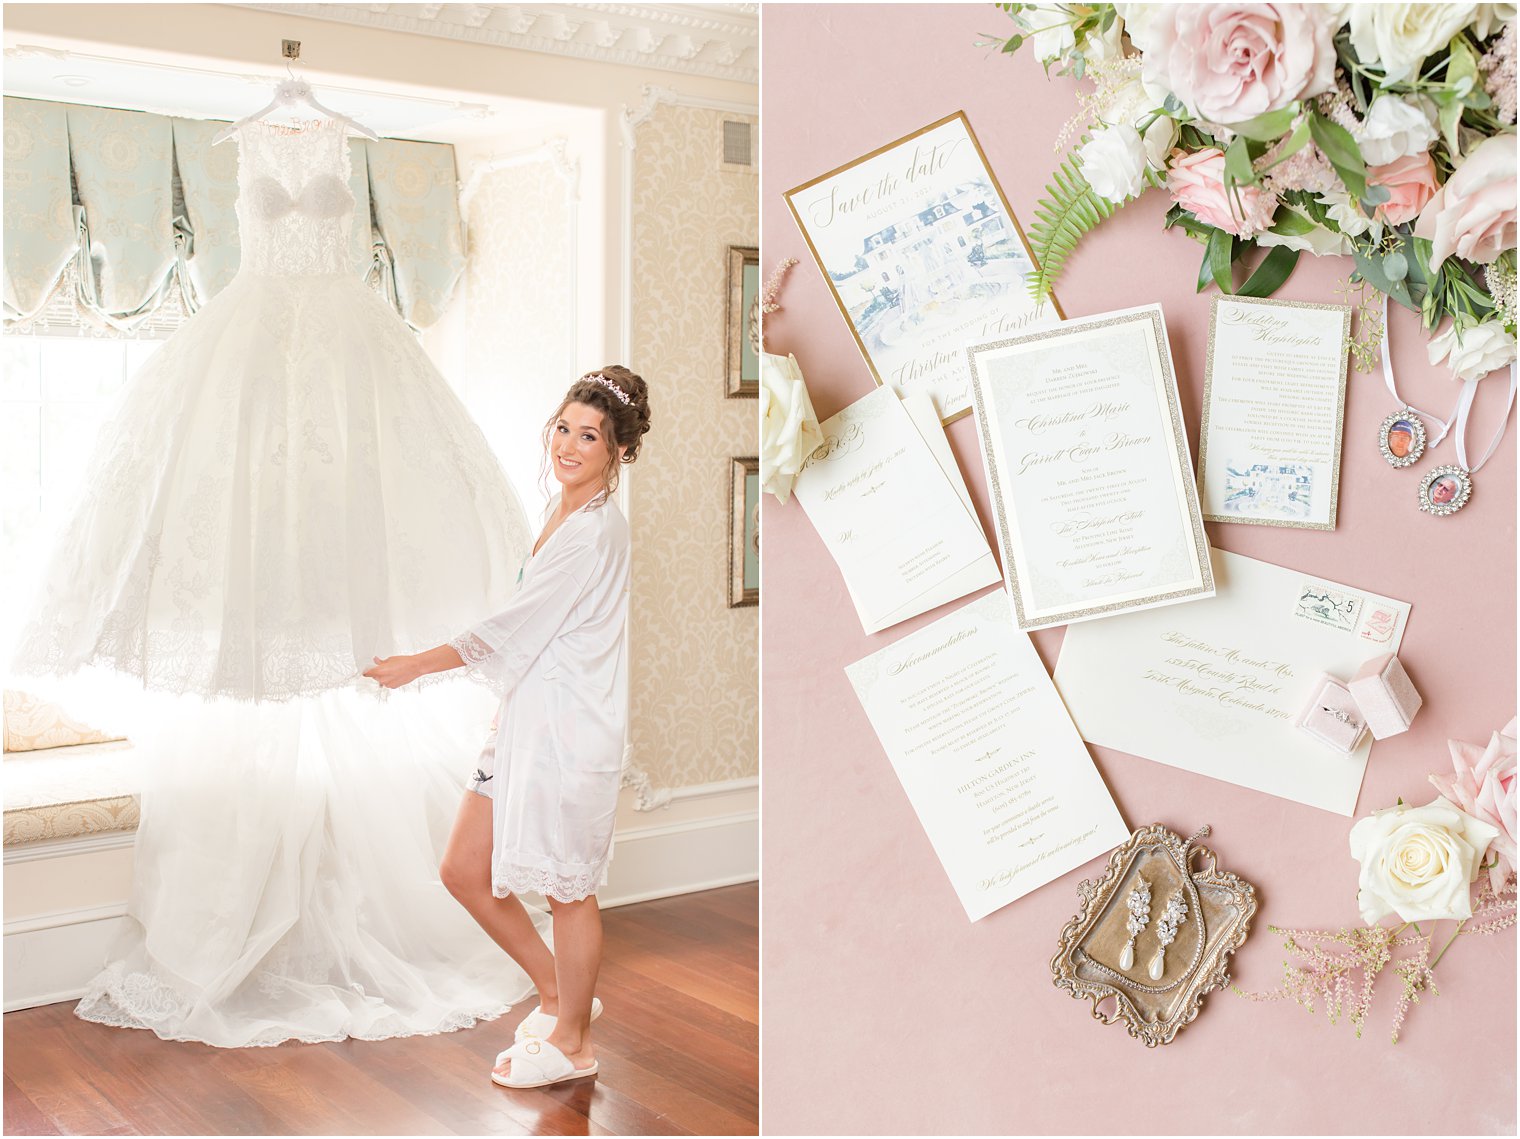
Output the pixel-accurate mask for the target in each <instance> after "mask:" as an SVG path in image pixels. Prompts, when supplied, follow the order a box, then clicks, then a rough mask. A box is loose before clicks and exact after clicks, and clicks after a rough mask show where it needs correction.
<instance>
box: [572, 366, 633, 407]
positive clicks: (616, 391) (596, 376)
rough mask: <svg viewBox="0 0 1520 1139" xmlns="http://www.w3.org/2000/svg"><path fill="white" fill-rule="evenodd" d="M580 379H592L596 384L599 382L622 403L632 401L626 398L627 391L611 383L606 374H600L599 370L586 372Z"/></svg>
mask: <svg viewBox="0 0 1520 1139" xmlns="http://www.w3.org/2000/svg"><path fill="white" fill-rule="evenodd" d="M581 379H583V380H592V381H594V382H596V383H598V384H601V385H602V387H604V388H606V389H607V390H608V391H610V392H611V393H612V394H613V395H615V396H617V397H618V399H619V400H621V401H622V402H623V403H632V402H633V401H632V400H631V399H629V398H628V393H627V392H625V391H624V390H623V389H622V388H620V387H618V386H617V385H616V384H615V383H613V382H612V381H611V380H609V379H608V378H607V377H606V376H604V375H602V374H601V373H600V372H590V373H587V374H586V375H584V376H582V377H581Z"/></svg>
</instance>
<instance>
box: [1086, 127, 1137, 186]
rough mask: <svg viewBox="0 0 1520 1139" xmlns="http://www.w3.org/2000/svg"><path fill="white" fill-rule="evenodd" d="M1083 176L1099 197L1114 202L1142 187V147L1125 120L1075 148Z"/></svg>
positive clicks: (1101, 131) (1134, 132)
mask: <svg viewBox="0 0 1520 1139" xmlns="http://www.w3.org/2000/svg"><path fill="white" fill-rule="evenodd" d="M1077 157H1078V158H1080V159H1081V162H1082V177H1084V178H1086V179H1087V184H1088V185H1089V186H1091V187H1092V188H1093V190H1094V191H1095V192H1096V193H1097V194H1098V196H1099V197H1101V198H1107V199H1108V200H1109V201H1110V202H1114V203H1115V204H1117V203H1119V202H1123V201H1127V200H1128V199H1130V198H1133V197H1134V196H1135V195H1137V194H1139V193H1140V191H1141V190H1143V189H1145V161H1146V159H1145V146H1144V144H1142V143H1141V141H1140V132H1139V131H1137V130H1136V129H1135V128H1134V127H1132V126H1130V125H1129V124H1128V123H1115V124H1114V125H1113V126H1111V127H1107V128H1105V129H1103V130H1100V131H1098V132H1097V133H1096V134H1095V135H1093V136H1092V138H1090V139H1088V140H1087V141H1086V142H1085V143H1083V144H1082V146H1081V147H1080V148H1079V149H1078V151H1077Z"/></svg>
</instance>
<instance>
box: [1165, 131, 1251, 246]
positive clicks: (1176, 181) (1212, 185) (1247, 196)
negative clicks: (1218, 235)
mask: <svg viewBox="0 0 1520 1139" xmlns="http://www.w3.org/2000/svg"><path fill="white" fill-rule="evenodd" d="M1166 187H1167V189H1168V190H1170V191H1171V192H1172V197H1173V198H1174V199H1176V202H1177V204H1178V205H1180V206H1181V207H1182V208H1183V209H1185V210H1187V211H1188V212H1189V213H1191V214H1192V215H1193V216H1194V217H1195V218H1197V219H1198V220H1199V221H1201V222H1203V223H1204V224H1205V225H1211V226H1213V227H1214V228H1216V229H1222V230H1224V231H1225V232H1226V233H1233V234H1234V235H1235V236H1236V237H1252V236H1254V235H1256V234H1258V233H1260V232H1261V231H1262V230H1264V229H1266V228H1267V227H1268V226H1270V225H1271V224H1272V214H1273V213H1274V212H1275V211H1276V210H1277V198H1276V196H1275V195H1273V194H1269V193H1268V192H1267V191H1265V190H1263V189H1262V188H1261V187H1260V186H1240V187H1238V188H1237V193H1238V195H1239V198H1240V202H1239V205H1238V206H1237V205H1236V201H1235V195H1234V194H1231V193H1230V192H1229V191H1228V190H1226V189H1225V185H1224V151H1222V150H1217V149H1214V148H1212V147H1211V148H1209V149H1207V150H1195V151H1193V152H1192V153H1191V154H1190V153H1188V152H1187V151H1185V150H1180V149H1179V150H1174V151H1172V165H1171V169H1170V170H1168V171H1167V175H1166Z"/></svg>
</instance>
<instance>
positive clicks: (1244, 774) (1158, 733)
mask: <svg viewBox="0 0 1520 1139" xmlns="http://www.w3.org/2000/svg"><path fill="white" fill-rule="evenodd" d="M1213 555H1214V576H1215V580H1216V582H1217V583H1218V594H1217V595H1216V596H1215V597H1214V598H1212V599H1211V600H1208V601H1200V602H1199V603H1198V604H1196V605H1183V606H1178V607H1176V608H1171V609H1156V610H1153V611H1151V612H1148V613H1133V614H1130V615H1128V616H1124V617H1116V618H1114V620H1112V621H1104V622H1103V623H1102V624H1101V625H1078V626H1074V627H1073V628H1071V629H1068V630H1067V631H1066V639H1065V641H1063V642H1062V645H1061V659H1060V661H1059V663H1058V664H1057V665H1056V675H1055V681H1056V687H1057V688H1059V689H1060V691H1061V696H1062V697H1063V698H1064V699H1065V701H1066V707H1067V708H1068V709H1069V710H1070V711H1071V717H1072V719H1073V720H1075V721H1076V722H1077V729H1078V730H1079V731H1080V732H1081V733H1082V738H1083V739H1085V740H1087V741H1088V742H1089V743H1095V744H1100V745H1102V746H1103V747H1112V748H1117V749H1119V750H1120V751H1125V752H1128V753H1129V754H1130V755H1138V756H1140V757H1142V758H1144V759H1150V760H1154V761H1155V762H1157V763H1165V764H1169V765H1170V766H1172V767H1180V768H1182V769H1183V770H1185V771H1194V772H1197V773H1198V774H1200V775H1208V776H1212V777H1213V778H1215V779H1223V780H1226V781H1228V782H1230V783H1238V784H1240V785H1241V786H1243V787H1251V788H1254V789H1255V790H1257V791H1265V792H1266V793H1267V794H1269V795H1278V796H1281V797H1282V798H1284V799H1292V800H1294V801H1295V802H1299V803H1307V804H1308V805H1309V806H1311V807H1320V808H1322V809H1324V810H1327V811H1334V812H1336V813H1337V814H1341V815H1350V814H1352V813H1353V812H1354V811H1355V810H1356V797H1357V793H1358V791H1359V790H1360V788H1361V785H1362V773H1363V772H1364V771H1365V770H1366V767H1367V755H1368V752H1369V751H1370V750H1371V746H1372V745H1371V742H1370V741H1368V742H1364V743H1363V744H1362V745H1361V747H1359V748H1358V749H1357V750H1356V751H1355V752H1354V753H1353V754H1351V755H1349V756H1347V755H1338V754H1336V753H1335V752H1333V751H1331V750H1329V749H1328V748H1326V747H1325V746H1324V745H1322V744H1320V743H1319V742H1318V741H1316V740H1315V739H1313V738H1312V737H1310V736H1309V735H1307V734H1305V733H1304V732H1301V731H1299V730H1298V729H1297V728H1295V727H1294V721H1295V719H1296V718H1297V716H1298V713H1299V710H1300V709H1301V708H1302V707H1303V706H1304V704H1305V703H1306V702H1307V701H1308V700H1309V698H1310V697H1311V696H1312V695H1313V691H1312V689H1313V687H1314V683H1315V678H1316V677H1317V676H1318V675H1319V674H1320V673H1322V672H1328V673H1329V674H1330V675H1332V676H1338V677H1340V678H1341V679H1342V680H1345V679H1348V678H1350V677H1351V676H1352V674H1353V673H1355V671H1356V669H1357V667H1358V666H1359V665H1360V664H1361V663H1362V662H1363V661H1365V660H1367V659H1368V658H1370V657H1374V656H1377V655H1379V654H1381V653H1396V652H1398V649H1399V644H1400V642H1401V641H1402V640H1403V638H1404V629H1405V626H1406V625H1407V624H1408V623H1409V605H1408V603H1407V602H1403V601H1395V600H1393V599H1392V598H1390V597H1382V596H1379V595H1378V594H1376V593H1369V592H1368V591H1366V590H1364V589H1356V588H1355V587H1353V586H1348V585H1341V584H1339V583H1337V582H1332V581H1325V580H1324V579H1322V578H1318V577H1315V576H1314V575H1312V574H1306V573H1299V572H1298V571H1296V570H1290V569H1284V568H1282V567H1281V566H1274V565H1270V564H1268V563H1266V562H1259V561H1255V560H1253V559H1251V558H1246V557H1241V556H1240V555H1239V554H1227V553H1225V552H1223V551H1222V550H1215V551H1213Z"/></svg>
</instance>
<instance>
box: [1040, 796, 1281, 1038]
mask: <svg viewBox="0 0 1520 1139" xmlns="http://www.w3.org/2000/svg"><path fill="white" fill-rule="evenodd" d="M1208 833H1209V828H1208V827H1200V828H1199V829H1198V831H1197V833H1196V834H1194V835H1193V837H1192V838H1189V839H1187V840H1186V841H1184V840H1183V839H1182V837H1181V836H1180V835H1177V834H1174V833H1173V832H1172V831H1169V830H1167V829H1166V827H1164V826H1162V825H1161V824H1160V823H1155V824H1152V825H1151V826H1148V827H1144V828H1142V829H1140V830H1137V831H1136V832H1135V833H1134V834H1132V835H1130V837H1129V841H1128V842H1126V843H1125V844H1124V845H1123V846H1121V847H1119V848H1118V849H1117V850H1115V851H1114V853H1113V855H1112V856H1111V857H1110V858H1109V861H1108V871H1107V872H1106V873H1105V874H1104V875H1103V877H1102V878H1099V879H1096V880H1088V881H1084V882H1082V883H1081V884H1080V885H1079V886H1078V887H1077V893H1078V895H1079V896H1080V898H1081V906H1080V908H1079V909H1078V911H1077V916H1076V917H1074V918H1072V919H1071V921H1069V922H1067V923H1066V927H1065V928H1064V929H1063V930H1062V931H1061V940H1060V949H1059V951H1058V952H1057V953H1056V955H1055V957H1053V958H1052V959H1051V962H1050V971H1051V973H1052V974H1053V975H1054V979H1055V986H1056V988H1058V989H1065V990H1067V991H1068V992H1069V993H1070V994H1071V995H1072V996H1073V997H1076V998H1078V999H1083V998H1086V999H1087V1000H1090V1001H1091V1002H1092V1015H1093V1017H1094V1019H1097V1020H1101V1021H1102V1022H1103V1023H1104V1024H1113V1023H1115V1022H1116V1021H1120V1020H1122V1021H1124V1023H1125V1025H1126V1026H1127V1027H1128V1029H1129V1034H1130V1035H1131V1036H1133V1037H1135V1039H1137V1040H1142V1041H1144V1042H1145V1044H1146V1046H1147V1047H1149V1048H1154V1047H1156V1046H1157V1045H1158V1044H1169V1043H1171V1041H1172V1039H1173V1038H1174V1037H1175V1036H1176V1035H1177V1033H1178V1032H1179V1031H1181V1030H1182V1029H1183V1028H1184V1027H1186V1026H1187V1025H1188V1024H1190V1023H1192V1021H1193V1019H1194V1018H1195V1017H1196V1016H1197V1015H1198V1012H1199V1010H1200V1009H1201V1008H1202V1007H1203V998H1204V995H1205V994H1207V993H1210V992H1212V991H1213V990H1215V989H1218V988H1222V987H1223V986H1224V985H1226V984H1228V983H1229V979H1230V974H1229V956H1230V954H1231V953H1234V952H1235V950H1237V949H1239V948H1240V946H1241V945H1242V944H1243V943H1244V942H1245V939H1246V933H1247V932H1248V931H1249V929H1250V925H1251V918H1252V917H1253V916H1254V915H1255V913H1256V891H1255V889H1254V888H1253V887H1252V886H1251V884H1250V883H1249V882H1245V881H1243V880H1241V879H1240V878H1239V877H1238V876H1236V875H1235V874H1231V873H1229V872H1227V871H1222V870H1220V869H1219V864H1218V859H1217V857H1216V856H1215V854H1214V852H1213V851H1212V850H1210V849H1209V848H1208V847H1206V846H1199V845H1196V843H1197V840H1198V839H1200V838H1203V837H1205V836H1206V835H1208ZM1195 859H1205V860H1207V866H1200V867H1199V868H1197V869H1194V868H1193V862H1194V860H1195ZM1142 881H1143V886H1142V885H1141V883H1142ZM1137 886H1139V887H1140V889H1139V890H1138V891H1137V890H1136V887H1137ZM1147 891H1148V892H1149V895H1150V898H1151V902H1150V907H1149V919H1150V920H1148V921H1147V922H1146V923H1145V925H1144V927H1143V928H1142V929H1141V930H1140V931H1139V932H1138V934H1135V935H1134V937H1133V939H1132V937H1131V934H1132V930H1131V927H1130V924H1127V923H1128V922H1129V919H1130V917H1131V910H1130V908H1129V905H1130V902H1129V899H1130V896H1131V894H1132V893H1138V895H1139V897H1140V899H1142V900H1143V899H1144V897H1145V894H1146V892H1147ZM1174 895H1176V896H1178V897H1180V899H1181V900H1182V902H1183V903H1185V905H1186V911H1185V913H1186V916H1185V917H1184V918H1183V920H1181V921H1180V923H1177V924H1176V925H1175V927H1174V932H1175V936H1174V939H1173V940H1172V941H1171V942H1170V944H1165V945H1163V944H1162V942H1161V938H1162V937H1163V936H1164V934H1163V930H1165V929H1166V928H1167V927H1166V926H1164V925H1163V923H1162V922H1161V921H1160V920H1158V915H1160V914H1161V913H1162V912H1163V910H1164V908H1165V904H1166V903H1167V902H1168V900H1169V899H1170V898H1172V897H1173V896H1174ZM1137 904H1138V903H1137ZM1131 942H1133V943H1132V944H1131ZM1127 944H1130V950H1129V952H1128V953H1126V951H1125V947H1126V945H1127ZM1158 950H1160V951H1161V952H1160V954H1159V956H1160V963H1159V964H1157V966H1156V969H1157V971H1158V972H1159V977H1156V978H1154V979H1153V976H1152V963H1153V962H1156V961H1157V957H1158ZM1131 958H1132V960H1131ZM1110 998H1112V1001H1113V1004H1112V1009H1111V1011H1110V1012H1105V1011H1103V1006H1104V1004H1105V1002H1107V1001H1108V1000H1109V999H1110Z"/></svg>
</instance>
